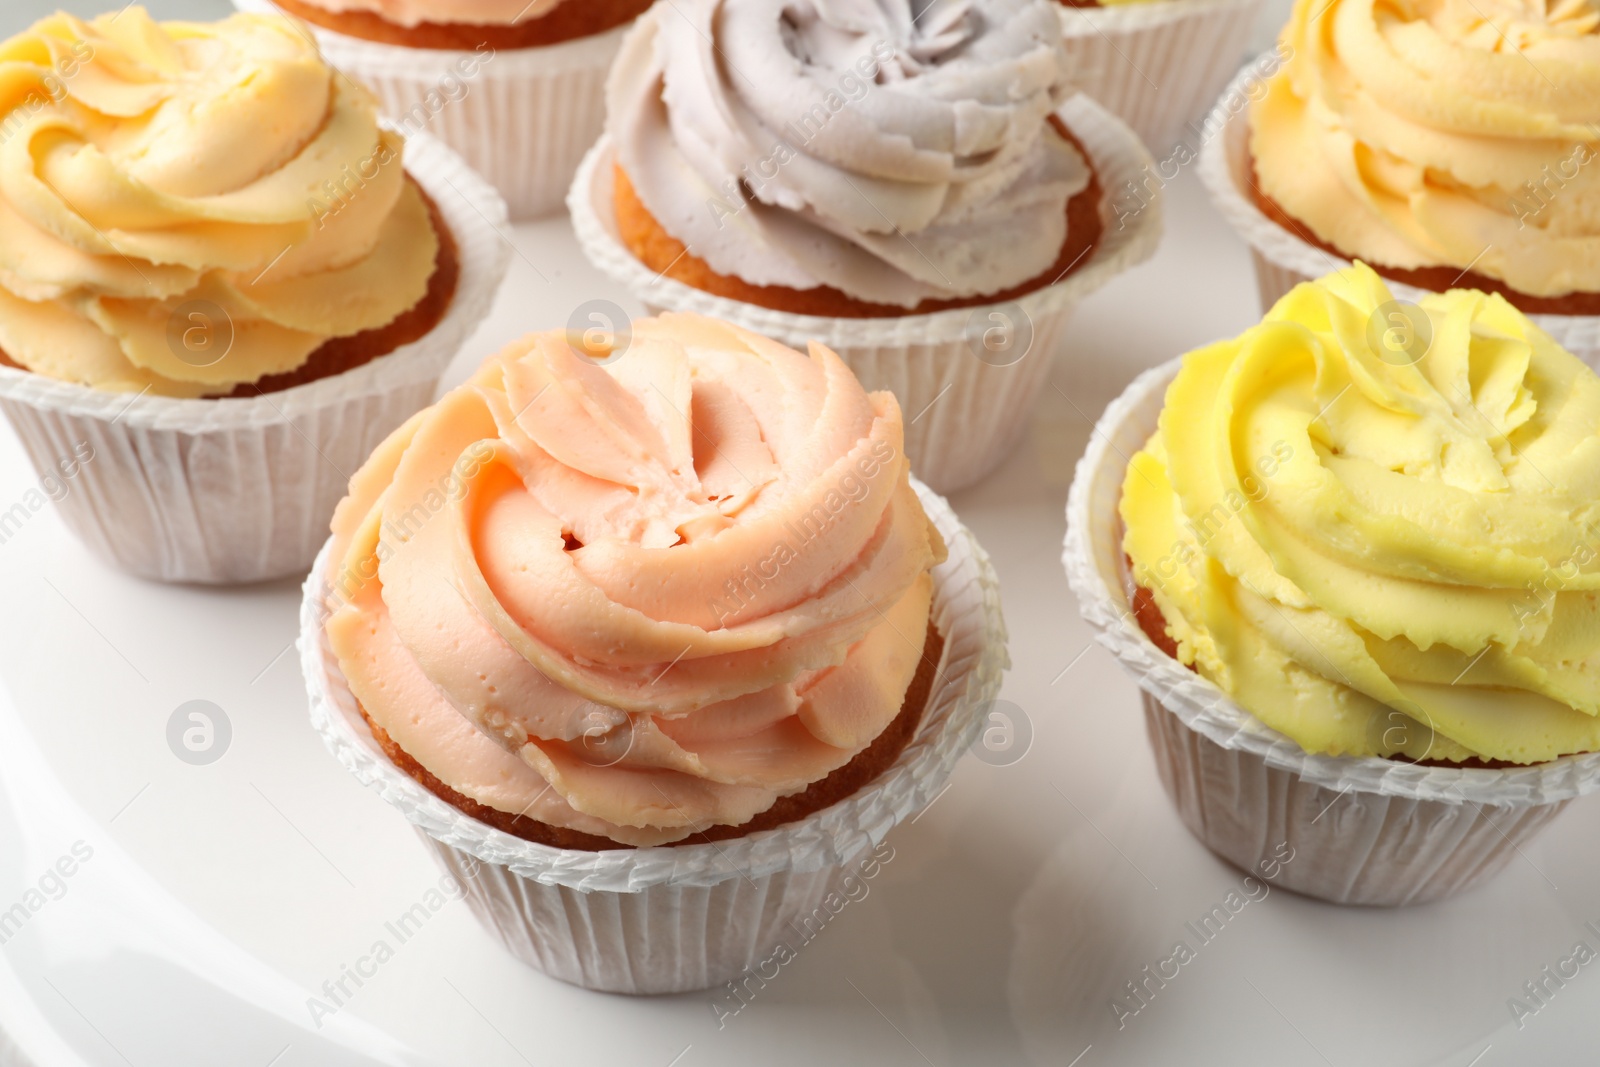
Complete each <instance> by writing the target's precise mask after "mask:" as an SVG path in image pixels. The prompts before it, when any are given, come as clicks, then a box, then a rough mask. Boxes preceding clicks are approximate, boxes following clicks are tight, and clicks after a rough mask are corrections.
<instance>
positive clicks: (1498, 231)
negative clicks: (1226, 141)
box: [1250, 0, 1600, 297]
mask: <svg viewBox="0 0 1600 1067" xmlns="http://www.w3.org/2000/svg"><path fill="white" fill-rule="evenodd" d="M1597 28H1600V9H1597V8H1596V6H1595V4H1594V3H1593V0H1410V2H1397V0H1297V2H1296V4H1295V8H1294V14H1293V16H1292V18H1291V19H1290V21H1289V24H1288V25H1287V26H1286V27H1285V29H1284V31H1283V42H1284V44H1285V45H1287V46H1289V47H1290V48H1292V49H1293V50H1294V51H1293V56H1292V58H1291V59H1290V60H1289V62H1288V63H1287V64H1286V65H1285V66H1284V68H1283V70H1282V71H1280V72H1279V73H1278V75H1277V76H1276V77H1275V78H1273V79H1272V81H1271V82H1270V83H1269V86H1268V91H1267V93H1266V94H1265V96H1264V97H1263V98H1262V99H1261V100H1260V101H1259V102H1258V103H1257V104H1256V105H1255V106H1254V108H1253V109H1252V111H1251V115H1250V125H1251V131H1252V136H1251V151H1252V153H1253V155H1254V156H1255V165H1256V170H1257V173H1258V175H1259V179H1260V185H1261V190H1262V191H1263V192H1264V193H1266V195H1267V196H1269V197H1271V198H1272V199H1273V200H1275V201H1277V202H1278V203H1279V204H1280V205H1282V206H1283V208H1284V209H1285V210H1287V211H1288V213H1289V214H1290V215H1293V216H1294V217H1295V218H1297V219H1299V220H1301V221H1302V222H1304V223H1305V224H1306V225H1307V226H1309V227H1310V228H1311V230H1312V231H1313V232H1314V233H1315V234H1316V235H1317V237H1319V238H1321V239H1322V240H1323V241H1325V242H1327V243H1328V244H1331V245H1333V246H1334V247H1336V248H1338V249H1339V250H1341V251H1343V252H1344V253H1345V254H1347V255H1350V256H1353V257H1358V258H1361V259H1364V260H1367V261H1369V262H1372V263H1375V264H1379V265H1382V266H1389V267H1395V268H1401V269H1413V268H1421V267H1438V266H1443V267H1453V268H1458V269H1460V270H1463V271H1464V270H1467V269H1469V268H1470V269H1472V270H1475V271H1478V272H1480V273H1482V274H1485V275H1488V276H1490V277H1493V278H1497V279H1499V280H1500V281H1503V282H1504V283H1506V284H1507V285H1508V286H1510V287H1511V288H1512V289H1514V290H1517V291H1520V292H1522V293H1526V294H1528V295H1530V296H1540V297H1551V296H1561V295H1564V294H1567V293H1571V292H1596V291H1600V168H1596V167H1593V166H1590V164H1591V163H1592V162H1593V161H1594V158H1595V156H1596V154H1597V153H1600V35H1597V33H1596V30H1597Z"/></svg>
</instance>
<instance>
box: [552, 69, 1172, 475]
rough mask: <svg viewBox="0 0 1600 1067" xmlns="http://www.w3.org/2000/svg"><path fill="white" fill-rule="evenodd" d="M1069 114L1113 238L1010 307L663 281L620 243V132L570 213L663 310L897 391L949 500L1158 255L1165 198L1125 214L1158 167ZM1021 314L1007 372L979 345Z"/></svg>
mask: <svg viewBox="0 0 1600 1067" xmlns="http://www.w3.org/2000/svg"><path fill="white" fill-rule="evenodd" d="M1059 114H1060V116H1061V118H1062V119H1063V120H1064V121H1065V122H1066V124H1067V126H1068V127H1069V128H1070V129H1071V130H1072V132H1073V134H1074V135H1075V136H1076V137H1077V138H1078V139H1079V140H1080V142H1081V143H1082V144H1083V146H1084V149H1085V151H1086V152H1087V154H1088V155H1089V157H1090V159H1091V160H1092V162H1093V164H1094V167H1095V169H1096V171H1097V173H1098V175H1099V179H1100V185H1101V188H1102V189H1104V190H1105V195H1104V198H1103V200H1102V203H1101V218H1102V220H1103V221H1104V223H1105V233H1104V236H1103V237H1102V239H1101V243H1100V244H1099V245H1098V246H1097V247H1096V248H1095V250H1094V251H1093V252H1092V253H1090V255H1089V258H1088V261H1087V262H1086V263H1085V264H1084V265H1083V266H1081V267H1079V268H1078V269H1076V270H1074V271H1073V272H1072V273H1071V274H1068V275H1067V276H1066V277H1065V278H1063V279H1062V280H1061V281H1059V282H1057V283H1056V284H1054V285H1049V286H1045V287H1044V288H1042V289H1039V290H1036V291H1035V292H1032V293H1029V294H1027V295H1026V296H1022V297H1019V298H1017V299H1016V300H1015V301H1012V302H1009V303H1001V304H993V305H986V306H980V307H976V308H960V309H957V310H952V311H939V312H934V313H932V314H924V315H902V316H896V317H890V318H881V319H848V318H830V317H825V316H817V315H795V314H790V313H787V312H782V311H773V310H771V309H768V308H764V307H759V306H757V305H755V304H747V303H744V302H742V301H738V300H731V299H728V298H726V297H721V296H714V295H712V294H711V293H707V292H703V291H702V290H699V289H695V288H692V287H691V286H688V285H685V284H683V283H682V282H678V281H675V280H674V279H671V278H667V277H663V276H662V275H661V274H660V273H658V272H656V271H653V270H651V269H650V268H648V267H646V266H645V265H644V264H643V263H641V262H640V261H639V260H638V259H637V258H635V257H634V255H633V253H631V252H630V251H628V249H627V247H626V246H624V245H623V243H622V240H621V238H620V237H619V235H618V232H617V225H616V214H615V211H614V210H613V207H612V176H613V163H614V161H615V155H616V153H615V148H614V146H613V145H612V143H611V140H610V138H609V136H607V137H604V138H602V139H601V140H600V142H599V143H598V144H596V145H595V147H594V149H593V151H591V152H590V153H589V156H588V157H587V158H586V159H585V160H584V162H583V166H582V167H581V168H580V169H579V171H578V177H577V179H576V180H575V181H574V182H573V185H572V194H571V196H570V198H569V200H568V206H569V207H570V208H571V210H572V221H573V227H574V228H575V229H576V230H577V233H578V240H579V242H580V243H581V244H582V245H583V249H584V251H585V253H587V254H588V256H589V259H590V260H591V261H592V262H593V263H594V264H595V265H596V266H597V267H599V268H600V269H601V270H602V271H604V272H605V273H606V274H608V275H609V276H610V277H612V278H614V279H616V280H617V281H618V282H620V283H622V284H623V285H625V286H627V288H628V289H629V291H630V292H632V293H633V294H634V295H635V296H636V297H638V298H639V299H640V300H642V301H643V302H644V303H645V305H646V306H647V307H649V308H650V309H651V310H652V311H653V312H655V311H661V310H669V311H695V312H699V313H700V314H702V315H710V316H712V317H713V318H719V319H724V320H727V321H729V322H733V323H736V324H738V325H740V326H743V327H745V328H747V329H750V330H754V331H755V332H756V333H759V334H762V335H763V336H766V337H771V338H774V339H776V340H779V341H782V342H783V343H785V344H787V345H790V346H792V347H795V348H798V349H799V350H801V351H805V349H806V345H807V344H808V343H809V342H811V341H820V342H821V343H822V344H825V345H827V346H828V347H829V348H831V349H833V350H834V351H835V352H837V353H838V354H839V356H840V358H841V359H843V360H844V362H845V363H846V364H847V365H849V367H850V369H851V370H853V371H854V372H855V374H856V377H857V378H859V379H861V384H862V385H864V386H865V387H866V388H867V389H869V390H879V389H884V390H888V391H890V392H893V393H894V394H895V396H896V397H898V398H899V400H900V406H901V408H902V409H903V410H904V412H905V417H906V428H905V433H906V453H907V454H908V455H909V456H910V457H911V467H912V469H913V470H914V471H916V472H917V476H918V477H919V478H921V479H922V480H923V481H924V482H926V483H927V484H928V485H929V486H930V487H932V488H933V489H935V490H937V491H938V492H941V493H948V492H953V491H955V490H957V489H960V488H963V487H965V486H968V485H971V484H973V483H974V482H977V481H978V480H979V479H981V478H982V477H983V476H984V475H986V474H988V473H989V472H990V471H992V470H993V469H994V468H995V467H997V466H998V465H999V464H1000V463H1001V462H1002V461H1003V460H1004V459H1005V458H1006V457H1007V456H1008V455H1009V454H1010V453H1011V452H1012V450H1013V449H1015V448H1016V446H1017V444H1018V443H1019V442H1020V441H1021V440H1022V437H1023V435H1024V433H1026V431H1027V428H1028V418H1029V413H1030V412H1031V411H1032V408H1033V403H1034V400H1035V399H1036V398H1037V397H1038V395H1039V392H1040V391H1041V390H1042V389H1043V388H1044V384H1045V382H1046V381H1047V380H1048V378H1049V374H1050V368H1051V365H1052V363H1053V361H1054V358H1055V353H1056V348H1057V346H1058V345H1059V343H1060V341H1061V338H1062V337H1063V336H1064V333H1065V328H1066V323H1067V319H1068V318H1069V317H1070V316H1071V314H1072V312H1073V310H1074V309H1075V308H1076V307H1077V306H1078V303H1079V302H1080V301H1081V300H1083V299H1084V297H1086V296H1088V295H1089V294H1090V293H1092V292H1094V291H1095V290H1097V289H1099V288H1100V287H1101V286H1103V285H1104V284H1105V283H1106V282H1108V281H1110V280H1111V279H1112V278H1113V277H1115V276H1116V275H1118V274H1120V273H1122V272H1123V271H1125V270H1128V269H1129V268H1131V267H1134V266H1136V265H1138V264H1139V263H1142V262H1143V261H1144V260H1146V259H1148V258H1150V256H1151V255H1153V254H1154V252H1155V248H1156V244H1157V242H1158V241H1159V240H1160V236H1161V205H1160V200H1159V196H1158V195H1156V196H1154V198H1153V199H1151V200H1150V201H1149V203H1148V204H1147V205H1146V206H1145V207H1144V208H1142V209H1141V210H1139V211H1135V212H1127V213H1125V214H1124V215H1123V217H1122V218H1118V216H1117V213H1116V211H1115V210H1114V203H1115V201H1116V200H1117V192H1118V191H1119V190H1121V189H1123V188H1124V187H1126V186H1127V185H1129V184H1130V183H1132V184H1138V185H1141V186H1142V185H1143V184H1144V180H1145V179H1146V178H1147V177H1148V176H1149V174H1150V168H1151V167H1152V166H1153V165H1154V164H1153V162H1152V160H1151V159H1150V155H1149V153H1148V152H1146V151H1145V149H1144V146H1143V145H1142V144H1141V143H1140V142H1139V139H1138V138H1137V137H1136V136H1134V134H1133V132H1132V131H1131V130H1129V129H1128V127H1127V126H1126V125H1124V124H1123V123H1122V121H1121V120H1120V119H1117V118H1116V117H1115V116H1113V115H1112V114H1110V113H1109V112H1108V111H1106V110H1105V109H1104V108H1103V107H1101V106H1100V105H1099V104H1097V103H1095V102H1094V101H1093V100H1090V99H1089V98H1088V97H1086V96H1082V95H1079V96H1075V97H1073V98H1072V99H1070V100H1068V101H1067V102H1066V103H1065V104H1064V105H1063V106H1062V107H1061V109H1060V111H1059ZM1018 308H1020V309H1021V314H1022V315H1023V316H1024V317H1025V318H1026V321H1027V322H1028V323H1030V324H1031V329H1032V343H1031V346H1029V347H1028V348H1027V349H1026V350H1025V353H1024V355H1022V356H1021V357H1020V358H1018V359H1016V360H1015V361H1014V362H1010V363H1008V364H1007V365H1004V366H1001V365H996V363H995V362H993V361H989V362H986V361H985V360H984V359H982V358H979V355H978V354H976V353H977V351H978V348H979V346H978V344H977V342H976V341H975V338H976V337H978V336H981V333H982V330H981V327H982V324H984V323H987V322H989V321H990V315H991V313H994V314H1000V315H1002V316H1003V317H1004V318H1005V319H1007V320H1010V319H1012V318H1014V317H1015V310H1016V309H1018ZM975 323H976V324H978V327H979V328H978V329H977V330H975V329H974V324H975Z"/></svg>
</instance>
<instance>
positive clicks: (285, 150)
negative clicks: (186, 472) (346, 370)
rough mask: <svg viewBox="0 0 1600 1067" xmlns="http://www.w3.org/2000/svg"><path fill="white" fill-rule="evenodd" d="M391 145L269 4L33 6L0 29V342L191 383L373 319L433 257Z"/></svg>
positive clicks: (278, 357) (235, 380) (429, 267)
mask: <svg viewBox="0 0 1600 1067" xmlns="http://www.w3.org/2000/svg"><path fill="white" fill-rule="evenodd" d="M401 149H402V144H401V140H400V138H399V137H397V136H395V135H393V134H390V133H386V132H382V131H380V130H379V128H378V124H377V110H376V105H375V103H374V100H373V98H372V97H371V96H370V95H369V94H368V93H367V92H366V91H365V90H364V89H360V88H358V87H356V86H355V85H353V84H352V83H351V82H350V81H349V80H348V79H346V78H344V77H340V76H337V75H336V74H335V72H334V71H333V70H332V69H331V68H330V67H329V66H328V65H327V64H326V63H324V62H323V61H322V58H321V57H320V56H319V55H318V53H317V49H316V46H315V44H314V43H312V41H311V38H310V36H309V35H308V34H306V33H305V32H304V31H303V30H300V29H298V28H297V27H295V26H293V25H291V24H290V23H289V22H288V21H287V20H286V19H283V18H273V17H265V16H256V15H234V16H233V17H231V18H228V19H225V20H223V21H221V22H217V23H186V22H167V23H157V22H155V21H154V20H152V19H151V18H150V16H149V15H148V14H147V13H146V12H145V11H144V9H143V8H141V7H130V8H127V9H126V10H124V11H122V12H121V13H120V14H119V15H116V16H101V17H100V18H97V19H94V20H93V21H90V22H84V21H81V20H79V19H76V18H74V17H72V16H70V15H55V16H52V17H50V18H47V19H44V20H42V21H40V22H38V23H36V24H34V26H33V27H32V28H30V29H29V30H27V31H26V32H24V33H21V34H18V35H17V36H16V37H13V38H11V39H10V40H8V41H6V42H5V43H4V44H0V349H3V350H4V352H5V354H6V355H8V356H9V357H10V358H11V359H13V360H14V361H16V362H17V363H20V364H22V365H23V366H25V367H27V368H28V369H30V370H32V371H34V372H36V373H39V374H44V375H49V376H50V377H53V378H62V379H65V380H68V381H74V382H79V383H82V384H85V385H89V386H93V387H95V388H99V389H110V390H131V391H142V390H149V391H151V392H153V393H156V394H162V395H169V396H202V395H206V394H216V393H226V392H229V391H231V390H232V389H233V387H234V386H236V385H238V384H240V383H243V382H253V381H256V380H257V379H259V378H261V377H262V376H263V375H268V374H278V373H284V372H288V371H291V370H294V369H296V368H298V367H299V366H301V365H302V364H303V363H305V361H306V359H307V358H308V357H309V356H310V355H311V353H312V352H313V351H314V350H315V349H316V348H317V347H319V346H320V345H321V344H322V343H323V342H325V341H327V340H328V339H329V338H334V337H343V336H348V335H351V334H356V333H359V332H361V331H363V330H367V329H372V328H376V327H379V326H383V325H386V324H387V323H389V322H390V321H392V320H393V319H394V318H395V317H396V316H397V315H399V314H400V313H401V312H402V311H404V310H406V309H407V308H409V307H411V306H412V305H413V304H415V303H416V302H417V301H418V300H420V299H421V298H422V296H423V294H424V293H425V292H426V290H427V283H428V278H429V276H430V275H431V274H432V273H433V269H434V261H435V258H436V256H437V253H438V239H437V236H436V235H435V234H434V232H433V228H432V224H431V223H430V220H429V217H428V210H427V206H426V204H425V203H424V201H423V199H422V196H421V194H420V192H418V190H417V189H416V188H415V187H414V186H413V185H411V184H410V183H409V182H406V181H405V180H404V173H403V171H402V169H401V165H400V154H401ZM219 313H220V318H219ZM196 314H198V315H199V316H200V317H199V318H198V319H196V318H194V317H193V316H194V315H196ZM221 318H225V319H226V320H228V321H229V322H231V326H230V327H227V328H223V327H222V326H221ZM194 328H199V329H202V330H213V329H214V330H218V331H219V332H221V333H225V334H226V335H228V336H229V337H230V338H231V347H229V348H228V349H227V351H226V354H225V355H221V356H220V358H218V356H216V355H214V354H213V350H208V347H207V345H205V344H201V345H195V344H193V343H191V342H192V341H194V340H195V338H194V337H193V336H192V335H191V334H188V333H186V331H189V330H191V329H194ZM201 340H202V341H205V340H208V339H206V338H202V339H201Z"/></svg>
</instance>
